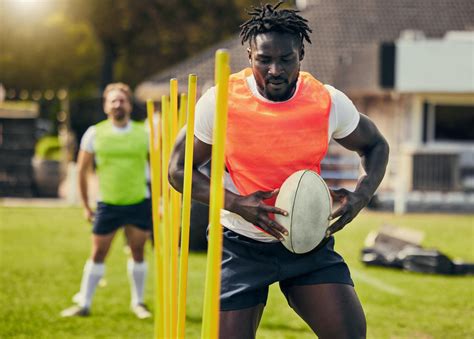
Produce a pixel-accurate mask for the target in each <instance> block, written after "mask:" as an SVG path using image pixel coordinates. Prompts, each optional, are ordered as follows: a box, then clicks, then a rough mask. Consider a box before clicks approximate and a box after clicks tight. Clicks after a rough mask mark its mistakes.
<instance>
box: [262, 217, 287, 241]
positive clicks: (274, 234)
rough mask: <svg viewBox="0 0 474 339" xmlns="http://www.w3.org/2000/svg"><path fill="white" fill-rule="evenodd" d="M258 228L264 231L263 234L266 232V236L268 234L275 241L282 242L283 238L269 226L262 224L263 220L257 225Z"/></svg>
mask: <svg viewBox="0 0 474 339" xmlns="http://www.w3.org/2000/svg"><path fill="white" fill-rule="evenodd" d="M258 226H259V227H260V228H261V229H262V230H264V231H265V232H267V233H268V234H270V235H271V236H273V237H275V238H276V239H278V240H279V241H283V239H284V238H283V236H282V235H281V234H280V233H279V232H278V231H277V230H276V229H274V228H272V227H271V226H270V225H269V224H267V223H266V222H264V221H263V220H261V221H260V222H259V223H258Z"/></svg>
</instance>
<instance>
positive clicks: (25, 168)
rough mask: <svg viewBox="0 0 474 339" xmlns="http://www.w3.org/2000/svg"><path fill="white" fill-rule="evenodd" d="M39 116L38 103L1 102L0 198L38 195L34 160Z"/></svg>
mask: <svg viewBox="0 0 474 339" xmlns="http://www.w3.org/2000/svg"><path fill="white" fill-rule="evenodd" d="M38 115H39V111H38V105H37V104H33V103H27V102H24V103H20V104H17V103H11V102H5V103H3V104H0V197H6V196H9V197H32V196H34V195H35V185H34V184H35V183H34V179H33V167H32V163H31V159H32V158H33V154H34V152H35V144H36V119H37V118H38Z"/></svg>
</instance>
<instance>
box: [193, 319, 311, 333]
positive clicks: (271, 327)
mask: <svg viewBox="0 0 474 339" xmlns="http://www.w3.org/2000/svg"><path fill="white" fill-rule="evenodd" d="M186 321H187V322H188V321H189V322H190V323H194V324H201V323H202V317H195V316H188V315H186ZM258 328H259V329H266V330H273V331H278V330H280V331H291V332H308V329H306V328H298V327H293V326H288V325H285V324H273V323H270V324H268V323H266V324H260V325H259V327H258Z"/></svg>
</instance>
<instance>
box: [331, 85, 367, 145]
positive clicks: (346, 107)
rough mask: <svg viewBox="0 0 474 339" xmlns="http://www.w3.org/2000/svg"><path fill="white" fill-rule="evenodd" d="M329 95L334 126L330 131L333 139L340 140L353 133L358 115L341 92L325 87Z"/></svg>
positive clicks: (357, 121)
mask: <svg viewBox="0 0 474 339" xmlns="http://www.w3.org/2000/svg"><path fill="white" fill-rule="evenodd" d="M325 87H326V88H327V89H328V90H329V93H330V94H331V100H332V107H331V114H334V117H333V119H332V120H333V121H334V122H335V126H334V128H333V129H332V137H333V138H334V139H342V138H345V137H347V136H348V135H349V134H351V133H352V132H354V130H355V129H356V128H357V125H358V124H359V120H360V113H359V111H358V110H357V108H356V107H355V106H354V104H353V103H352V101H351V99H349V98H348V97H347V95H345V94H344V93H343V92H341V91H339V90H337V89H335V88H334V87H332V86H329V85H325Z"/></svg>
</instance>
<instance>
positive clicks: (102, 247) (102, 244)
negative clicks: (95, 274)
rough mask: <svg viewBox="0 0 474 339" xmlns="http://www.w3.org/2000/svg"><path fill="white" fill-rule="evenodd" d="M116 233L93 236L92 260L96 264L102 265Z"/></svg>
mask: <svg viewBox="0 0 474 339" xmlns="http://www.w3.org/2000/svg"><path fill="white" fill-rule="evenodd" d="M115 233H116V231H113V232H112V233H109V234H105V235H99V234H92V254H91V259H92V261H93V262H95V263H102V262H104V260H105V257H106V256H107V253H108V252H109V249H110V245H111V244H112V240H113V239H114V236H115Z"/></svg>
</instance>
